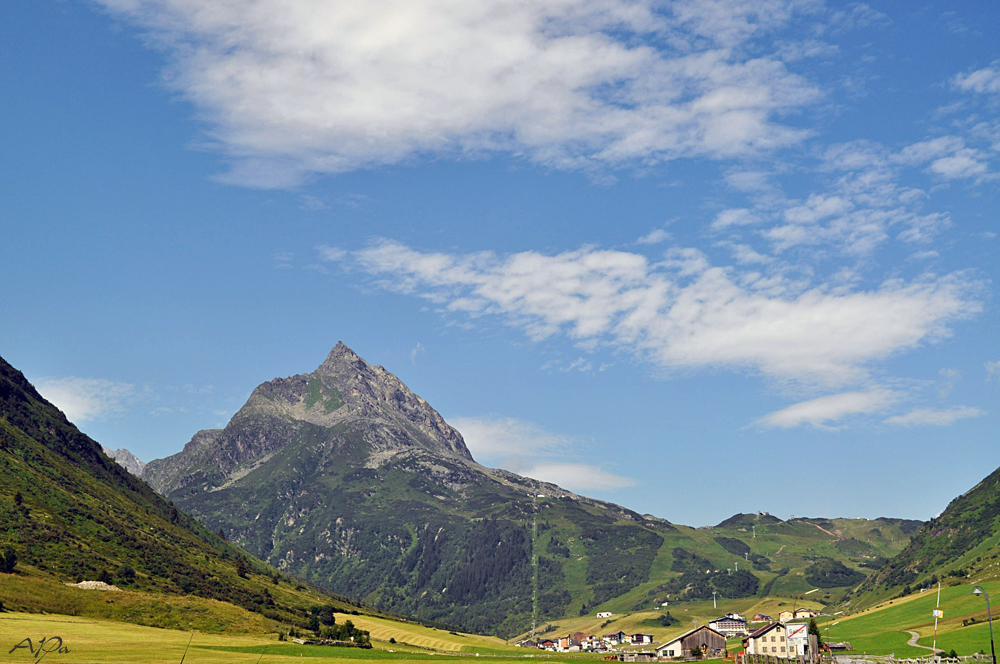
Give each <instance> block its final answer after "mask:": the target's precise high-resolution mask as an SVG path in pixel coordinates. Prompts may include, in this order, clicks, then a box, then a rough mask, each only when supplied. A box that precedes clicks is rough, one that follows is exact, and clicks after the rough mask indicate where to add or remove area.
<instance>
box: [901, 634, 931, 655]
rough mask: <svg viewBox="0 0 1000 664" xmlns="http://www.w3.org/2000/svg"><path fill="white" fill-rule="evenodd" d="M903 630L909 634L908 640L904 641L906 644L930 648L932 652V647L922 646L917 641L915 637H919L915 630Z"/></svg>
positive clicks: (925, 648)
mask: <svg viewBox="0 0 1000 664" xmlns="http://www.w3.org/2000/svg"><path fill="white" fill-rule="evenodd" d="M903 631H904V632H906V633H907V634H909V635H910V640H909V641H907V642H906V645H908V646H913V647H914V648H923V649H924V650H930V651H931V652H934V648H931V647H930V646H922V645H920V644H919V643H917V639H919V638H920V635H919V634H917V633H916V632H911V631H910V630H908V629H906V630H903Z"/></svg>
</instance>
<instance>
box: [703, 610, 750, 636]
mask: <svg viewBox="0 0 1000 664" xmlns="http://www.w3.org/2000/svg"><path fill="white" fill-rule="evenodd" d="M708 626H709V627H711V628H712V629H714V630H715V631H717V632H721V633H723V634H725V635H726V636H727V637H733V636H746V634H747V620H746V618H744V617H743V616H741V615H740V614H738V613H727V614H726V615H724V616H722V617H721V618H716V619H715V620H713V621H712V622H710V623H708Z"/></svg>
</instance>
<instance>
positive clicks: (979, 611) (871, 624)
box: [820, 581, 1000, 657]
mask: <svg viewBox="0 0 1000 664" xmlns="http://www.w3.org/2000/svg"><path fill="white" fill-rule="evenodd" d="M982 585H983V586H984V587H985V588H986V591H987V592H989V593H991V595H992V594H993V593H998V595H997V596H1000V582H996V581H993V582H984V583H983V584H982ZM971 587H972V586H971V584H963V585H958V586H952V587H948V588H942V590H941V610H942V611H944V618H943V619H941V620H939V621H938V637H937V647H938V649H939V650H945V651H950V650H951V649H954V650H955V651H956V652H957V653H958V654H960V655H971V654H973V653H976V652H980V651H983V652H987V653H988V652H989V650H990V640H989V624H988V623H987V622H986V603H985V602H984V601H983V599H981V598H979V597H974V596H972V595H970V594H969V591H970V589H971ZM936 604H937V592H936V589H935V590H931V591H927V592H924V593H917V594H913V595H910V596H908V597H903V598H899V599H894V600H891V601H889V602H885V603H883V604H880V605H878V606H876V607H873V608H871V609H868V610H866V611H863V612H861V613H858V614H855V615H852V616H847V617H845V618H834V619H831V618H827V619H825V620H824V622H822V623H821V624H820V631H821V633H822V634H823V639H824V640H826V641H850V643H851V645H852V646H853V647H854V651H855V652H867V653H869V654H875V655H887V654H889V653H895V654H896V655H897V656H901V657H920V656H926V655H928V654H929V653H930V650H927V649H925V648H914V647H911V646H907V645H906V642H907V641H908V640H909V638H910V637H909V635H908V634H907V633H906V632H905V631H904V630H912V631H914V632H917V633H918V634H919V635H920V638H919V639H918V641H917V643H918V644H920V645H922V646H928V647H929V646H931V645H932V644H933V640H934V618H933V616H932V613H931V612H932V611H933V609H934V607H935V605H936ZM973 618H974V619H975V620H976V621H977V622H976V624H969V625H968V626H963V625H962V622H963V621H968V620H970V619H973Z"/></svg>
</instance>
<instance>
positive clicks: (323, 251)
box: [316, 244, 347, 262]
mask: <svg viewBox="0 0 1000 664" xmlns="http://www.w3.org/2000/svg"><path fill="white" fill-rule="evenodd" d="M316 251H317V252H319V257H320V260H324V261H330V262H335V261H339V260H343V259H344V258H345V257H346V256H347V252H346V251H344V250H343V249H338V248H337V247H328V246H326V245H325V244H322V245H320V246H318V247H316Z"/></svg>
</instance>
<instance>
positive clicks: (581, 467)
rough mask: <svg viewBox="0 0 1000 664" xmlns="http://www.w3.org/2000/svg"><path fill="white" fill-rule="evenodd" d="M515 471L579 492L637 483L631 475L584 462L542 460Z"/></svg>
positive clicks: (616, 487) (618, 487) (619, 487)
mask: <svg viewBox="0 0 1000 664" xmlns="http://www.w3.org/2000/svg"><path fill="white" fill-rule="evenodd" d="M513 472H517V473H518V474H520V475H524V476H526V477H531V478H533V479H536V480H540V481H542V482H551V483H552V484H557V485H559V486H561V487H563V488H564V489H569V490H570V491H577V492H583V491H595V490H596V491H601V490H605V491H606V490H609V489H621V488H623V487H627V486H633V485H634V484H635V483H636V481H635V480H634V479H632V478H630V477H621V476H619V475H615V474H613V473H609V472H608V471H606V470H604V469H603V468H601V467H600V466H598V465H588V464H583V463H567V462H542V463H539V464H537V465H531V466H526V467H523V468H521V469H519V470H517V471H513Z"/></svg>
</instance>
